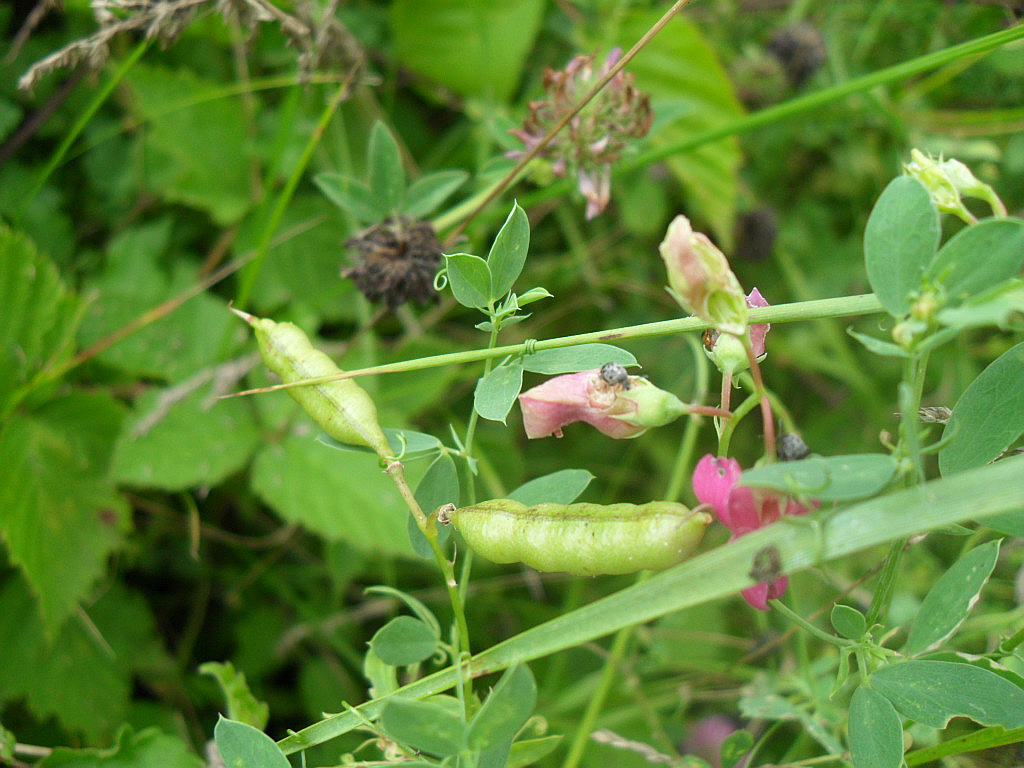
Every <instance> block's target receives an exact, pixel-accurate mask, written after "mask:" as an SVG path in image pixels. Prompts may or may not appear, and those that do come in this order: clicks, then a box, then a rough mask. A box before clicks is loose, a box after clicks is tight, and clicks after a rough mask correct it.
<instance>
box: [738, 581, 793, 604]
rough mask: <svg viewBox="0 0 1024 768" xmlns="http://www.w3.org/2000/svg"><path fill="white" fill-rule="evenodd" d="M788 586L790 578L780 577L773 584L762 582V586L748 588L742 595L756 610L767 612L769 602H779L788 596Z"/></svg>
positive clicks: (756, 585)
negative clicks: (785, 595)
mask: <svg viewBox="0 0 1024 768" xmlns="http://www.w3.org/2000/svg"><path fill="white" fill-rule="evenodd" d="M788 586H789V577H788V576H780V577H779V578H777V579H775V580H774V581H772V582H766V581H762V582H761V583H760V584H755V585H754V586H752V587H747V588H746V589H744V590H743V591H742V592H741V594H742V595H743V599H744V600H746V601H747V602H748V603H750V605H751V606H753V607H754V608H757V610H759V611H767V610H768V601H769V600H778V599H779V598H780V597H782V596H783V595H784V594H786V588H787V587H788Z"/></svg>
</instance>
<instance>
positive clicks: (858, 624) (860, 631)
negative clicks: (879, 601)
mask: <svg viewBox="0 0 1024 768" xmlns="http://www.w3.org/2000/svg"><path fill="white" fill-rule="evenodd" d="M832 626H833V627H835V629H836V632H838V633H839V634H840V635H842V636H843V637H847V638H849V639H850V640H859V639H860V638H862V637H863V636H864V632H865V631H867V622H866V621H865V619H864V614H863V613H861V612H860V611H858V610H857V609H856V608H851V607H850V606H848V605H843V604H842V603H836V604H835V605H834V606H832Z"/></svg>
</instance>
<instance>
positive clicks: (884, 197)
mask: <svg viewBox="0 0 1024 768" xmlns="http://www.w3.org/2000/svg"><path fill="white" fill-rule="evenodd" d="M941 234H942V230H941V227H940V224H939V211H938V209H937V208H936V207H935V205H934V204H933V203H932V199H931V197H930V196H929V194H928V190H926V189H925V188H924V186H923V185H922V184H921V182H919V181H918V180H917V179H915V178H913V177H911V176H899V177H897V178H895V179H893V180H892V181H891V182H890V183H889V186H887V187H886V188H885V190H883V192H882V194H881V196H879V198H878V201H877V202H876V203H875V207H874V208H873V209H872V210H871V216H870V217H869V218H868V224H867V227H866V228H865V230H864V263H865V266H866V267H867V272H868V280H869V281H870V283H871V288H872V290H873V291H874V292H875V295H877V296H878V300H879V301H880V302H881V303H882V306H883V307H884V308H885V311H886V312H888V313H889V314H890V315H892V316H893V317H903V316H904V315H906V314H907V313H908V312H909V311H910V299H909V296H910V294H911V293H912V292H913V291H917V290H919V289H920V288H921V279H922V278H923V277H924V271H925V269H926V268H927V267H928V265H929V263H931V261H932V258H933V257H934V256H935V251H936V249H937V248H938V247H939V237H940V236H941Z"/></svg>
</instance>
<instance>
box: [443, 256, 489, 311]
mask: <svg viewBox="0 0 1024 768" xmlns="http://www.w3.org/2000/svg"><path fill="white" fill-rule="evenodd" d="M444 260H445V264H446V265H447V270H448V283H449V284H450V285H451V287H452V294H454V296H455V300H456V301H458V302H459V304H461V305H462V306H464V307H470V308H482V307H486V306H487V304H488V301H489V300H490V297H491V272H490V269H488V267H487V262H486V261H484V260H483V259H481V258H480V257H479V256H474V255H472V254H470V253H452V254H445V257H444Z"/></svg>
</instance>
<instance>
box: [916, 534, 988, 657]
mask: <svg viewBox="0 0 1024 768" xmlns="http://www.w3.org/2000/svg"><path fill="white" fill-rule="evenodd" d="M999 542H1000V540H999V539H997V540H995V541H990V542H988V543H986V544H982V545H981V546H980V547H976V548H974V549H972V550H971V551H970V552H968V553H967V554H966V555H964V556H963V557H961V558H960V559H959V560H957V561H956V562H955V563H954V564H953V565H952V567H950V569H949V570H947V571H946V572H945V573H944V574H942V576H941V577H940V578H939V580H938V581H936V582H935V584H933V585H932V588H931V589H930V590H928V594H927V596H925V599H924V602H923V603H921V608H920V609H919V610H918V611H917V615H916V616H915V618H914V623H913V624H911V625H910V635H909V637H908V638H907V643H906V645H905V646H904V647H903V653H904V654H905V655H907V656H917V655H919V654H922V653H925V652H926V651H930V650H934V649H935V648H936V647H937V646H938V645H939V644H940V643H942V642H943V641H944V640H946V639H947V638H948V637H950V635H952V634H953V633H954V632H955V631H956V629H957V627H959V626H960V625H961V624H962V623H963V621H964V619H966V618H967V614H968V613H970V610H971V608H973V607H974V604H975V603H976V602H977V601H978V595H979V594H980V593H981V590H982V588H983V587H984V586H985V584H986V583H988V579H989V576H991V575H992V569H993V568H995V567H996V559H997V558H998V557H999Z"/></svg>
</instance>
